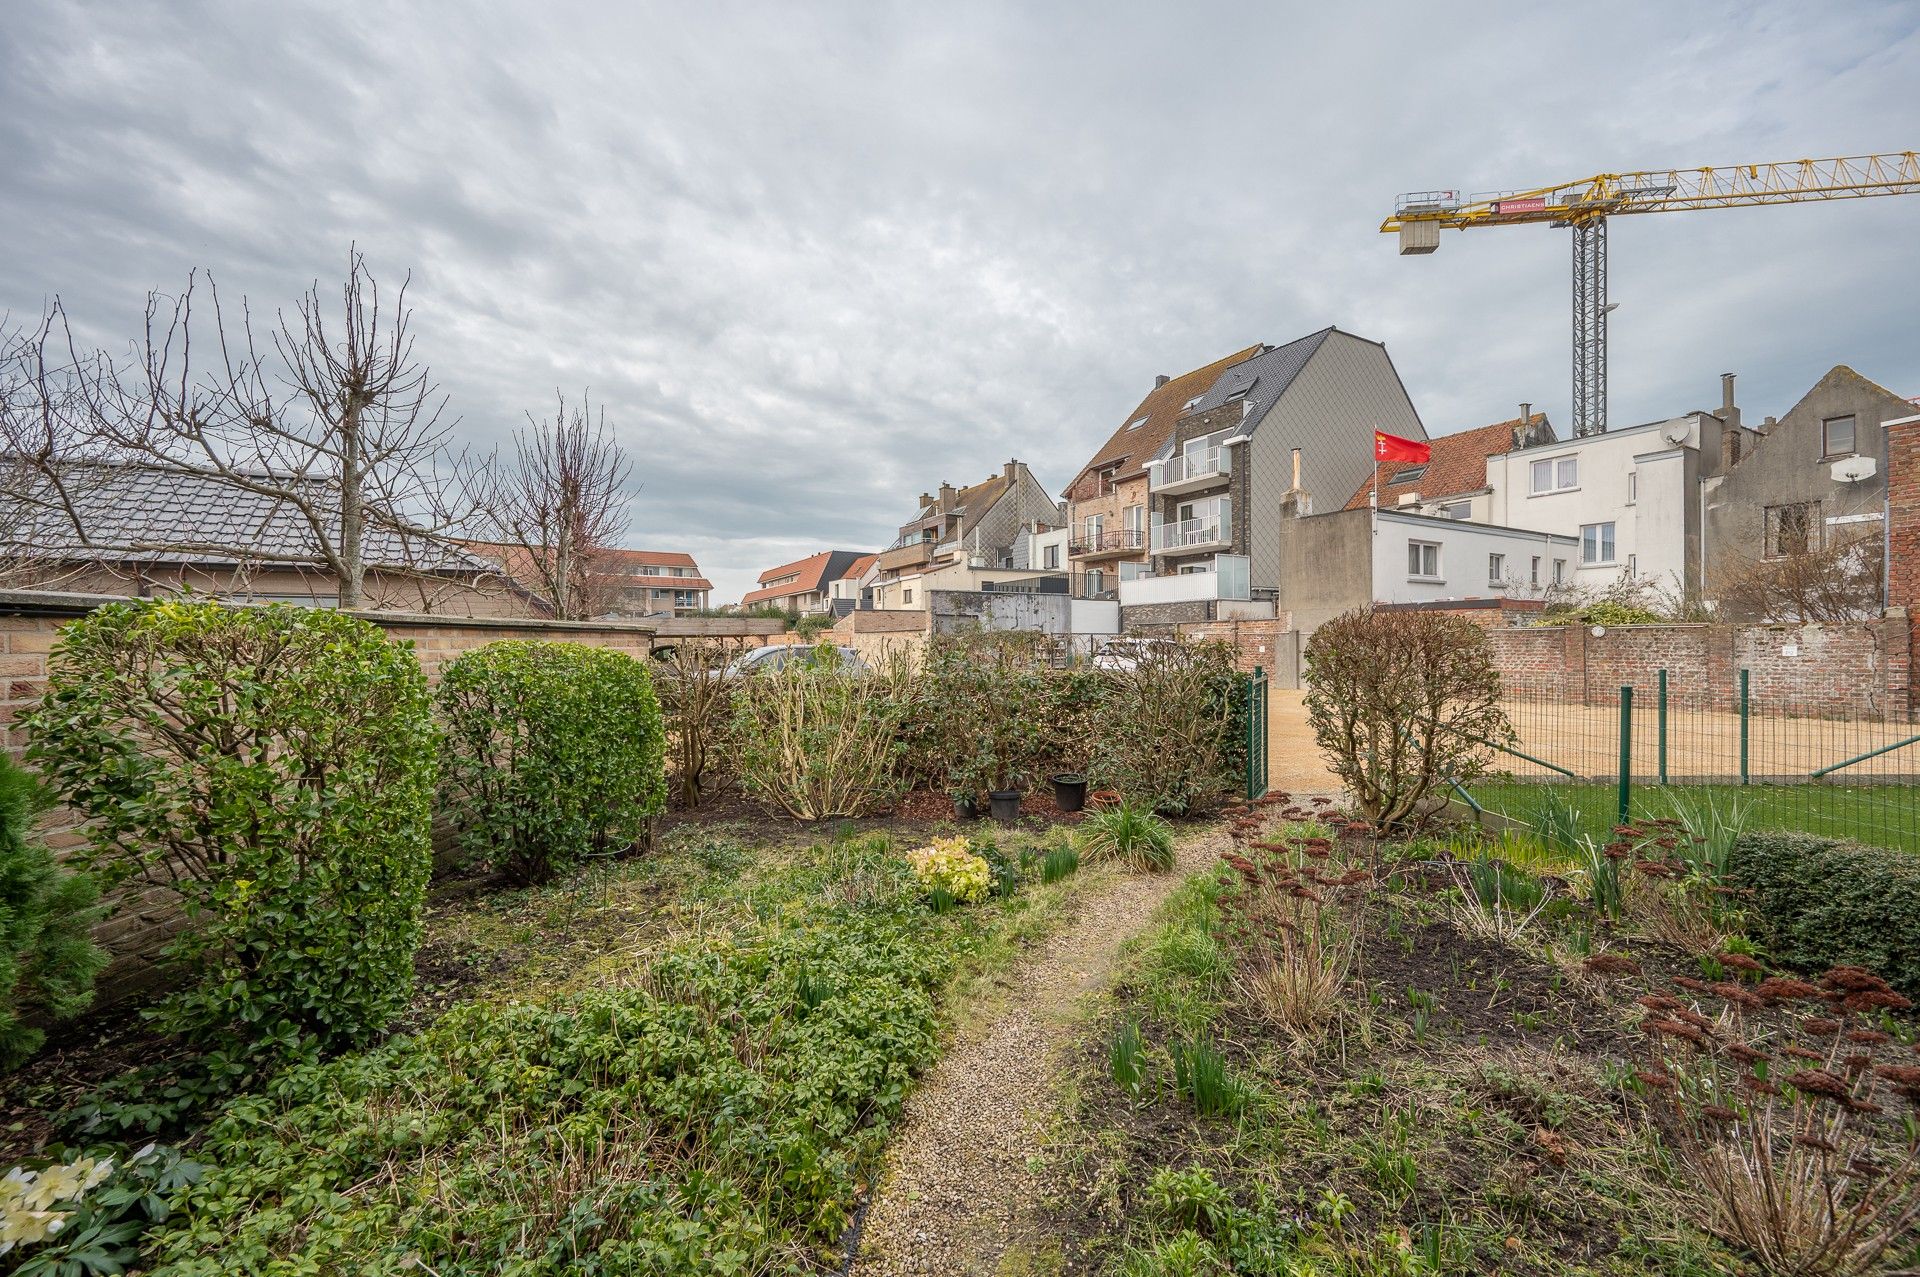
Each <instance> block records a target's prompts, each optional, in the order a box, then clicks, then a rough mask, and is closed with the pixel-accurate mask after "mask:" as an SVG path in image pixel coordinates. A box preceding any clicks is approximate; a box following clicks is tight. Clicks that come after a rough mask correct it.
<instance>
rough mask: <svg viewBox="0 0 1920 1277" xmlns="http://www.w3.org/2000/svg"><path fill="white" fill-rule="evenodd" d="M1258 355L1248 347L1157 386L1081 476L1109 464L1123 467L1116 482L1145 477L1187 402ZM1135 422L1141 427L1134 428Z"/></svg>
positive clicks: (1089, 463)
mask: <svg viewBox="0 0 1920 1277" xmlns="http://www.w3.org/2000/svg"><path fill="white" fill-rule="evenodd" d="M1259 353H1260V347H1259V346H1258V345H1253V346H1248V347H1247V348H1246V349H1244V350H1237V351H1235V352H1234V353H1233V354H1231V355H1228V356H1227V357H1226V358H1224V359H1216V360H1214V361H1213V362H1212V363H1210V364H1207V365H1205V366H1204V367H1200V368H1195V369H1194V370H1193V371H1192V372H1184V373H1181V374H1180V375H1179V376H1178V377H1174V378H1171V379H1170V380H1169V381H1168V382H1167V384H1166V385H1164V386H1155V387H1154V388H1153V389H1152V390H1150V391H1148V392H1147V397H1146V398H1145V399H1142V400H1141V401H1140V404H1139V406H1138V407H1136V408H1135V409H1134V410H1133V411H1132V412H1130V413H1128V414H1127V415H1126V417H1125V418H1124V419H1123V420H1122V421H1121V422H1120V425H1119V428H1118V429H1116V430H1115V431H1114V432H1113V434H1112V435H1111V436H1110V437H1109V438H1108V439H1107V442H1106V443H1105V444H1104V445H1103V446H1102V447H1101V449H1100V451H1098V452H1096V453H1094V454H1093V459H1092V460H1090V461H1088V462H1087V464H1086V465H1084V466H1082V467H1080V475H1085V474H1086V472H1087V471H1089V470H1096V469H1099V468H1100V467H1101V466H1104V465H1106V464H1107V463H1108V462H1110V461H1117V462H1119V463H1120V468H1119V469H1118V470H1116V471H1115V472H1114V478H1115V480H1122V479H1131V478H1133V477H1134V476H1136V475H1140V474H1144V473H1145V472H1146V469H1147V462H1149V461H1151V460H1152V459H1153V457H1154V455H1155V454H1156V453H1158V452H1159V451H1160V447H1161V445H1162V444H1164V443H1166V441H1167V438H1168V436H1169V435H1171V434H1172V433H1173V423H1174V422H1175V421H1178V420H1179V419H1180V417H1181V416H1182V415H1183V413H1184V411H1185V407H1186V402H1187V400H1189V399H1191V398H1193V397H1194V396H1195V395H1199V394H1204V393H1206V391H1207V388H1208V387H1210V386H1212V385H1213V383H1214V382H1215V381H1216V380H1217V379H1218V378H1219V376H1220V374H1221V373H1223V372H1225V371H1226V370H1227V369H1228V368H1231V367H1232V366H1233V365H1235V364H1237V363H1239V362H1240V361H1241V360H1243V359H1246V358H1248V357H1249V356H1252V355H1257V354H1259ZM1143 418H1144V420H1143ZM1136 421H1139V422H1140V423H1141V424H1140V425H1139V426H1137V427H1133V423H1134V422H1136ZM1129 427H1133V428H1131V429H1130V428H1129ZM1079 482H1080V477H1079V476H1075V478H1074V483H1073V485H1069V489H1068V490H1069V492H1071V490H1072V487H1073V486H1074V485H1077V484H1078V483H1079Z"/></svg>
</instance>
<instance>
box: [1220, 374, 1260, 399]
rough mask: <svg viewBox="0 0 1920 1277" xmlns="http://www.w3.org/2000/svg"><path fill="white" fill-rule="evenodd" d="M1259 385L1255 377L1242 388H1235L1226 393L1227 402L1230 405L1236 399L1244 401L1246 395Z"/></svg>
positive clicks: (1258, 380)
mask: <svg viewBox="0 0 1920 1277" xmlns="http://www.w3.org/2000/svg"><path fill="white" fill-rule="evenodd" d="M1259 384H1260V379H1259V378H1258V377H1255V378H1254V379H1253V380H1252V381H1249V382H1248V383H1247V384H1246V385H1244V386H1235V387H1234V388H1233V389H1232V390H1229V391H1228V392H1227V402H1228V403H1232V402H1233V401H1234V400H1236V399H1245V398H1246V397H1247V395H1248V394H1249V393H1250V392H1251V391H1252V390H1253V388H1254V387H1255V386H1257V385H1259Z"/></svg>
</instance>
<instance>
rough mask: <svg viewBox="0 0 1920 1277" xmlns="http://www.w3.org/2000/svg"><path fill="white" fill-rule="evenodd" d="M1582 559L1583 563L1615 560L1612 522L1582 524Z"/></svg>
mask: <svg viewBox="0 0 1920 1277" xmlns="http://www.w3.org/2000/svg"><path fill="white" fill-rule="evenodd" d="M1580 561H1581V562H1582V563H1611V562H1613V525H1612V524H1611V523H1588V524H1583V525H1582V526H1581V528H1580Z"/></svg>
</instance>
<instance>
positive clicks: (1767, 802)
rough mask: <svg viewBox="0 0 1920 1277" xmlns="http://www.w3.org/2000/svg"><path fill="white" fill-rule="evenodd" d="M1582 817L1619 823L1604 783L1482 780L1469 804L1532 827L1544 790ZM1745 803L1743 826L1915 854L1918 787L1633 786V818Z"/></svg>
mask: <svg viewBox="0 0 1920 1277" xmlns="http://www.w3.org/2000/svg"><path fill="white" fill-rule="evenodd" d="M1550 791H1551V792H1553V793H1556V794H1559V795H1561V796H1562V797H1564V798H1565V799H1567V801H1569V802H1570V803H1572V804H1573V806H1574V807H1575V808H1576V809H1577V810H1578V811H1579V812H1580V813H1581V815H1582V816H1583V817H1584V819H1585V823H1586V826H1587V829H1586V832H1588V833H1589V834H1591V835H1593V836H1594V837H1595V838H1596V839H1598V840H1599V841H1602V842H1604V841H1606V838H1607V831H1608V830H1610V829H1611V828H1612V827H1613V826H1614V825H1615V824H1617V823H1618V819H1619V799H1620V791H1619V788H1618V787H1617V786H1615V785H1610V784H1578V783H1572V782H1567V783H1562V782H1560V781H1552V782H1541V781H1496V780H1488V781H1481V782H1480V783H1478V784H1476V785H1474V786H1473V787H1472V789H1471V791H1470V792H1471V793H1472V794H1473V800H1474V801H1475V802H1477V803H1479V804H1480V805H1481V806H1482V807H1483V808H1485V809H1486V810H1488V811H1490V812H1495V813H1497V814H1499V815H1502V816H1506V817H1509V818H1511V819H1514V820H1518V821H1521V822H1523V823H1532V820H1533V817H1534V816H1535V814H1536V813H1537V812H1538V811H1539V808H1540V803H1541V802H1542V800H1543V798H1544V796H1545V795H1546V794H1547V793H1548V792H1550ZM1674 798H1679V799H1680V800H1681V801H1695V802H1698V801H1702V800H1711V801H1712V802H1714V803H1716V804H1720V805H1723V806H1724V805H1726V804H1731V803H1743V804H1747V805H1748V806H1749V808H1750V815H1749V818H1748V820H1747V828H1749V829H1776V830H1799V831H1802V832H1805V833H1810V834H1819V835H1821V836H1823V837H1829V838H1851V839H1854V840H1855V841H1858V842H1864V843H1870V844H1873V845H1875V846H1881V847H1894V848H1897V849H1900V850H1904V851H1920V786H1914V785H1861V786H1843V785H1665V786H1662V785H1635V786H1634V787H1633V788H1632V790H1631V793H1630V799H1631V805H1630V815H1631V817H1632V818H1634V819H1647V818H1649V817H1658V816H1670V815H1672V814H1673V811H1672V800H1673V799H1674Z"/></svg>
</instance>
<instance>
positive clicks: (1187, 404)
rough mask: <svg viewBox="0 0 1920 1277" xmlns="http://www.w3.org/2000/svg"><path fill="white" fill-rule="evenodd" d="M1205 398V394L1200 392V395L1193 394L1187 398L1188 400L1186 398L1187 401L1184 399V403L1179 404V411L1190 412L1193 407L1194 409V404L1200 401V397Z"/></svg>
mask: <svg viewBox="0 0 1920 1277" xmlns="http://www.w3.org/2000/svg"><path fill="white" fill-rule="evenodd" d="M1205 398H1206V396H1205V395H1203V394H1202V395H1195V396H1194V397H1193V398H1191V399H1189V400H1187V401H1186V402H1185V403H1183V404H1181V405H1180V411H1181V412H1192V411H1193V409H1194V406H1195V405H1196V404H1198V403H1199V402H1200V401H1201V400H1202V399H1205Z"/></svg>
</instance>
